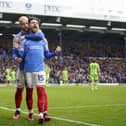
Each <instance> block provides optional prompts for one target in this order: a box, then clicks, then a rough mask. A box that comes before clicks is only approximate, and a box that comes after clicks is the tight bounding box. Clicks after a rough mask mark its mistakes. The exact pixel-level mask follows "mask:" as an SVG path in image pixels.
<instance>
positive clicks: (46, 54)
mask: <svg viewBox="0 0 126 126" xmlns="http://www.w3.org/2000/svg"><path fill="white" fill-rule="evenodd" d="M44 42H45V52H44V55H45V57H46V58H47V59H50V58H52V57H54V56H56V55H58V54H59V52H61V47H60V46H57V48H56V50H55V51H54V52H50V51H49V47H48V41H47V39H44Z"/></svg>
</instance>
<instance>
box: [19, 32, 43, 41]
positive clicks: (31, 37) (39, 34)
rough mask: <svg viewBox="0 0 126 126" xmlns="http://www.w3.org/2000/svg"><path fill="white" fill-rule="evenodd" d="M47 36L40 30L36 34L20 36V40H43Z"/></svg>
mask: <svg viewBox="0 0 126 126" xmlns="http://www.w3.org/2000/svg"><path fill="white" fill-rule="evenodd" d="M44 38H45V36H44V34H43V32H41V31H39V32H37V33H35V34H32V33H31V34H24V35H22V36H21V37H20V41H23V40H25V39H27V40H33V41H40V40H43V39H44Z"/></svg>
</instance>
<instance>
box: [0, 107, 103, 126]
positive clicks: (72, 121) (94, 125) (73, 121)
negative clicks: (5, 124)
mask: <svg viewBox="0 0 126 126" xmlns="http://www.w3.org/2000/svg"><path fill="white" fill-rule="evenodd" d="M0 109H2V110H7V111H15V109H10V108H7V107H3V106H0ZM22 113H23V114H28V112H25V111H22ZM34 115H35V116H38V114H36V113H35V114H34ZM51 118H53V119H56V120H60V121H64V122H69V123H76V124H82V125H85V126H101V125H97V124H92V123H87V122H81V121H76V120H71V119H65V118H60V117H54V116H51Z"/></svg>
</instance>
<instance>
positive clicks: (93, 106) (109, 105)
mask: <svg viewBox="0 0 126 126" xmlns="http://www.w3.org/2000/svg"><path fill="white" fill-rule="evenodd" d="M114 106H126V104H105V105H84V106H61V107H49V109H50V110H53V109H73V108H74V109H79V108H80V109H81V108H98V107H114ZM34 110H37V108H34Z"/></svg>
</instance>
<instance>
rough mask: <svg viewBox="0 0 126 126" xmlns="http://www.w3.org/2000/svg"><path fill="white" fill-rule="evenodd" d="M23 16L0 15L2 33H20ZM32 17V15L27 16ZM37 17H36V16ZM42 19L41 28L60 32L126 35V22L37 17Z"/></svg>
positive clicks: (0, 30)
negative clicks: (20, 20) (21, 17)
mask: <svg viewBox="0 0 126 126" xmlns="http://www.w3.org/2000/svg"><path fill="white" fill-rule="evenodd" d="M20 16H21V14H12V13H11V14H10V13H1V14H0V32H1V33H3V34H15V33H17V32H18V31H19V25H18V22H17V20H18V18H19V17H20ZM27 16H30V15H27ZM34 16H35V15H34ZM37 17H39V18H40V19H41V22H42V23H41V28H43V29H59V30H77V31H81V32H83V31H89V32H90V31H91V32H93V31H94V32H105V33H106V32H108V33H109V32H110V33H119V34H125V31H126V22H114V21H113V22H111V21H103V20H91V19H90V20H88V19H79V18H68V17H57V16H40V15H39V16H37Z"/></svg>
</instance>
